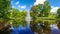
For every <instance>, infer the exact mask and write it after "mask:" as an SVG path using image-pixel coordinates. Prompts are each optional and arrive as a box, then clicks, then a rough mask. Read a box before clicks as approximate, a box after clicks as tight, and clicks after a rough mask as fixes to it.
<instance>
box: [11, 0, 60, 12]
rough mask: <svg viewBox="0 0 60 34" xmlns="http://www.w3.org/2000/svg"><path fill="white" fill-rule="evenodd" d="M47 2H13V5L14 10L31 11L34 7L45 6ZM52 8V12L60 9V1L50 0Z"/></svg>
mask: <svg viewBox="0 0 60 34" xmlns="http://www.w3.org/2000/svg"><path fill="white" fill-rule="evenodd" d="M44 1H46V0H12V1H11V5H12V7H13V8H17V9H19V10H30V9H31V7H32V6H34V5H38V4H43V3H44ZM48 2H49V3H50V5H51V6H52V8H53V9H52V11H53V10H55V9H58V8H59V7H60V0H48Z"/></svg>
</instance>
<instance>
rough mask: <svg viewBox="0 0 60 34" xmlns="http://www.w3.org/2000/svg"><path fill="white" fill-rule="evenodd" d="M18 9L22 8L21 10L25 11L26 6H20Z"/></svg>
mask: <svg viewBox="0 0 60 34" xmlns="http://www.w3.org/2000/svg"><path fill="white" fill-rule="evenodd" d="M18 7H19V8H21V9H25V8H26V5H23V6H20V5H18Z"/></svg>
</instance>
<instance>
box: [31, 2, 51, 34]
mask: <svg viewBox="0 0 60 34" xmlns="http://www.w3.org/2000/svg"><path fill="white" fill-rule="evenodd" d="M50 10H51V6H50V4H49V2H48V1H45V2H44V4H38V5H36V6H33V7H32V8H31V10H30V15H31V17H32V21H31V24H30V25H31V29H32V30H33V32H38V34H42V33H41V31H42V30H41V31H40V33H39V30H38V24H39V21H38V19H39V17H43V19H44V17H48V16H49V15H50ZM37 18H38V19H37ZM39 20H41V19H39ZM42 23H43V20H42ZM40 24H41V22H40ZM43 24H44V25H43ZM43 24H42V25H43V26H44V27H42V29H43V32H45V34H46V33H48V32H49V31H50V30H51V29H50V24H51V23H48V22H46V23H45V21H44V23H43ZM46 24H48V25H46ZM46 27H47V28H46ZM34 28H35V29H34ZM44 28H45V29H44ZM47 29H49V30H47ZM46 30H47V31H48V32H46ZM49 33H50V32H49Z"/></svg>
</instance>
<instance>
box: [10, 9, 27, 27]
mask: <svg viewBox="0 0 60 34" xmlns="http://www.w3.org/2000/svg"><path fill="white" fill-rule="evenodd" d="M26 14H27V12H26V11H25V10H23V11H19V10H18V9H14V8H12V10H11V14H10V21H9V24H12V25H13V27H18V26H20V25H23V26H26V21H25V17H26Z"/></svg>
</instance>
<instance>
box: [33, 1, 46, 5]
mask: <svg viewBox="0 0 60 34" xmlns="http://www.w3.org/2000/svg"><path fill="white" fill-rule="evenodd" d="M45 1H46V0H36V2H35V3H34V5H38V4H44V2H45Z"/></svg>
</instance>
